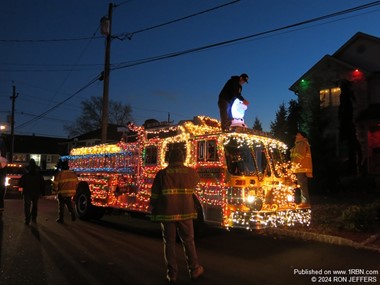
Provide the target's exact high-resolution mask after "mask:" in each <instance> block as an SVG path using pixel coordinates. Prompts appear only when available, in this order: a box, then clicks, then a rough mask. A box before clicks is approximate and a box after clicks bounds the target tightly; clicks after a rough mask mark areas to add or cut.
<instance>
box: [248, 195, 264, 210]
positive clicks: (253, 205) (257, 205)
mask: <svg viewBox="0 0 380 285" xmlns="http://www.w3.org/2000/svg"><path fill="white" fill-rule="evenodd" d="M245 201H246V204H247V206H248V207H249V208H250V209H251V210H255V211H260V210H261V208H262V207H263V201H262V200H261V199H260V198H258V197H256V196H254V195H248V196H247V198H246V200H245Z"/></svg>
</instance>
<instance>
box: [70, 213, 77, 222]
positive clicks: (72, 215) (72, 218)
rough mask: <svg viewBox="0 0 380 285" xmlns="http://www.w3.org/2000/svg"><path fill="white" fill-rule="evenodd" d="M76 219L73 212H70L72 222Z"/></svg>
mask: <svg viewBox="0 0 380 285" xmlns="http://www.w3.org/2000/svg"><path fill="white" fill-rule="evenodd" d="M76 219H77V217H76V216H75V213H74V212H72V213H71V220H72V221H73V222H74V221H75V220H76Z"/></svg>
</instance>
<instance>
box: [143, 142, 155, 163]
mask: <svg viewBox="0 0 380 285" xmlns="http://www.w3.org/2000/svg"><path fill="white" fill-rule="evenodd" d="M143 160H144V164H145V165H156V164H157V147H156V146H148V147H146V148H145V152H143Z"/></svg>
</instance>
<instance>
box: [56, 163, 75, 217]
mask: <svg viewBox="0 0 380 285" xmlns="http://www.w3.org/2000/svg"><path fill="white" fill-rule="evenodd" d="M77 185H78V177H77V175H76V174H75V173H74V171H72V170H70V169H69V163H68V161H67V160H64V161H61V171H60V172H59V173H58V174H57V176H56V177H55V178H54V190H55V192H56V193H57V199H58V219H57V220H56V221H57V223H60V224H63V223H64V216H65V206H67V209H68V210H69V212H70V214H71V220H72V221H75V220H76V216H75V212H74V207H73V202H72V198H73V197H74V196H75V192H76V189H77Z"/></svg>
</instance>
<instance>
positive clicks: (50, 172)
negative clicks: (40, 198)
mask: <svg viewBox="0 0 380 285" xmlns="http://www.w3.org/2000/svg"><path fill="white" fill-rule="evenodd" d="M40 173H41V174H42V176H43V177H44V180H45V193H44V194H45V195H51V194H52V192H53V181H54V175H55V173H56V170H55V169H44V170H40Z"/></svg>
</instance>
